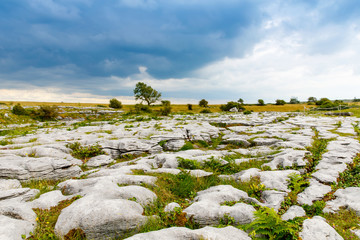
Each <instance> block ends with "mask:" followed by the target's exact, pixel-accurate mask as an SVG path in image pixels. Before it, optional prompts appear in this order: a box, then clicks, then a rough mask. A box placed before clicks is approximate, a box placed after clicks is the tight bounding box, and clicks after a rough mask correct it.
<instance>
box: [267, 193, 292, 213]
mask: <svg viewBox="0 0 360 240" xmlns="http://www.w3.org/2000/svg"><path fill="white" fill-rule="evenodd" d="M286 195H287V194H286V193H285V192H279V191H275V190H265V191H263V192H262V194H261V198H262V199H263V200H264V202H265V203H264V205H265V206H267V207H269V208H273V209H274V210H275V211H277V210H279V208H280V207H281V203H282V202H283V201H284V198H285V196H286Z"/></svg>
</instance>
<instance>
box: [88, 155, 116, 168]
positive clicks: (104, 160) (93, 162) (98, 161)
mask: <svg viewBox="0 0 360 240" xmlns="http://www.w3.org/2000/svg"><path fill="white" fill-rule="evenodd" d="M113 161H114V159H112V158H111V157H110V156H109V155H99V156H96V157H92V158H90V159H89V160H88V161H87V162H86V166H88V167H101V166H106V165H109V164H110V163H112V162H113Z"/></svg>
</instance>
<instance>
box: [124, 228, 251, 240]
mask: <svg viewBox="0 0 360 240" xmlns="http://www.w3.org/2000/svg"><path fill="white" fill-rule="evenodd" d="M182 239H192V240H202V239H216V240H251V238H250V237H249V236H248V235H247V234H246V233H245V232H244V231H242V230H240V229H238V228H235V227H232V226H228V227H225V228H214V227H204V228H200V229H196V230H191V229H189V228H185V227H172V228H166V229H162V230H159V231H153V232H148V233H140V234H136V235H134V236H132V237H130V238H126V240H182Z"/></svg>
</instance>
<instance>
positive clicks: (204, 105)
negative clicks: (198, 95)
mask: <svg viewBox="0 0 360 240" xmlns="http://www.w3.org/2000/svg"><path fill="white" fill-rule="evenodd" d="M199 106H200V107H204V108H206V107H208V101H206V100H205V99H201V100H200V102H199Z"/></svg>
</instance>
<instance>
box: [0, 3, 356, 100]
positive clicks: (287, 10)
mask: <svg viewBox="0 0 360 240" xmlns="http://www.w3.org/2000/svg"><path fill="white" fill-rule="evenodd" d="M359 13H360V1H359V0H303V1H300V0H298V1H297V0H282V1H281V0H271V1H270V0H106V1H100V0H1V1H0V100H11V101H14V100H19V101H20V100H24V101H57V102H60V101H64V102H107V101H108V100H109V99H110V98H112V97H117V98H118V99H119V100H121V101H122V102H123V103H131V102H133V101H134V97H133V89H134V86H135V84H136V83H137V82H139V81H142V82H145V83H147V84H149V85H151V86H152V87H153V88H155V89H156V90H158V91H160V92H161V93H162V96H163V99H168V100H171V101H172V102H173V103H190V102H192V103H195V102H197V101H199V100H200V99H202V98H205V99H207V100H209V102H210V103H224V102H226V101H230V100H235V101H236V100H238V99H239V98H243V99H244V100H245V102H248V103H251V102H257V100H258V99H264V100H265V102H274V101H275V100H276V99H278V98H280V99H285V100H287V101H288V100H289V99H290V98H291V97H297V98H298V99H299V100H306V99H307V98H308V97H310V96H315V97H317V98H320V97H328V98H331V99H344V98H347V99H352V98H354V97H358V98H360V14H359Z"/></svg>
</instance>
